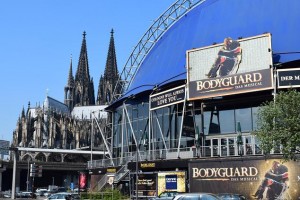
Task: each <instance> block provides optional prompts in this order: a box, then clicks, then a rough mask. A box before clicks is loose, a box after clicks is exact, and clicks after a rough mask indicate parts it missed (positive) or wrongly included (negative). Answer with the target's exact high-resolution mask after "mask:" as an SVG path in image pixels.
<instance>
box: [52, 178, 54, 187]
mask: <svg viewBox="0 0 300 200" xmlns="http://www.w3.org/2000/svg"><path fill="white" fill-rule="evenodd" d="M52 186H54V177H53V176H52Z"/></svg>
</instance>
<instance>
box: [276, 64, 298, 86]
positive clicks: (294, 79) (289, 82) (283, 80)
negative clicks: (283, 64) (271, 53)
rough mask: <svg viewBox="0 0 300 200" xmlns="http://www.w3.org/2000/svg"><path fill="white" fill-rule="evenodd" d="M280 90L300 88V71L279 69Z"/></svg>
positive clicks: (296, 69)
mask: <svg viewBox="0 0 300 200" xmlns="http://www.w3.org/2000/svg"><path fill="white" fill-rule="evenodd" d="M277 81H278V88H292V87H300V69H298V68H293V69H278V70H277Z"/></svg>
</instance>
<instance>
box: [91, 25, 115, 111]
mask: <svg viewBox="0 0 300 200" xmlns="http://www.w3.org/2000/svg"><path fill="white" fill-rule="evenodd" d="M110 33H111V35H110V42H109V48H108V54H107V59H106V65H105V71H104V75H103V76H102V75H101V77H100V81H99V87H98V94H97V101H96V104H97V105H106V104H109V103H110V101H111V100H112V95H113V92H114V89H115V86H116V84H117V81H118V79H119V72H118V68H117V57H116V51H115V42H114V31H113V30H111V32H110Z"/></svg>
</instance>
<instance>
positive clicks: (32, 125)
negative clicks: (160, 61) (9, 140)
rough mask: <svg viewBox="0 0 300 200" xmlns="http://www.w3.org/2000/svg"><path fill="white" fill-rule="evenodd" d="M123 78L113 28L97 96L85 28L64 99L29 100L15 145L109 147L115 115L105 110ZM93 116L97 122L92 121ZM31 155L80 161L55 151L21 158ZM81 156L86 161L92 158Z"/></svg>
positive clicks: (15, 132)
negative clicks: (58, 154)
mask: <svg viewBox="0 0 300 200" xmlns="http://www.w3.org/2000/svg"><path fill="white" fill-rule="evenodd" d="M119 78H120V76H119V73H118V69H117V60H116V52H115V44H114V32H113V30H112V31H111V37H110V43H109V48H108V54H107V60H106V66H105V71H104V75H101V77H100V80H99V85H98V93H97V99H95V94H94V93H95V92H94V91H95V90H94V82H93V78H91V77H90V73H89V64H88V54H87V42H86V33H85V32H84V33H83V40H82V45H81V50H80V56H79V61H78V66H77V70H76V73H75V77H74V76H73V66H72V59H71V63H70V68H69V75H68V78H67V85H66V86H65V88H64V95H65V97H64V102H63V103H62V102H60V101H57V100H55V99H54V98H51V97H49V96H47V97H46V99H45V101H44V103H43V105H37V106H35V107H32V106H31V105H30V103H29V104H28V108H27V110H26V111H25V109H24V108H23V110H22V113H21V115H20V117H19V119H18V121H17V125H16V129H15V131H14V133H13V144H12V146H13V147H30V148H47V149H54V148H56V149H85V148H89V147H90V146H92V147H93V149H97V150H104V151H105V148H106V147H105V145H104V143H103V139H105V140H107V138H111V137H110V136H111V128H110V124H111V119H110V118H111V117H110V116H109V114H107V113H106V112H104V111H103V110H104V108H105V107H106V105H108V104H109V103H110V101H111V98H112V95H113V92H114V89H115V85H116V83H117V81H118V79H119ZM99 110H102V111H99ZM93 119H94V120H97V122H96V123H92V120H93ZM101 133H104V134H101ZM91 135H93V136H92V137H91ZM103 135H104V137H105V138H103ZM91 143H92V145H91ZM28 156H30V157H31V159H32V160H36V161H63V162H67V161H70V162H72V159H73V161H78V157H80V156H76V157H74V156H69V157H68V155H64V156H58V157H59V159H58V158H57V156H54V155H52V154H51V153H50V154H49V153H42V154H41V153H31V154H30V155H29V154H28V153H21V155H20V158H19V160H26V159H28ZM80 160H81V161H83V162H85V161H87V160H89V158H88V157H87V158H86V159H85V158H84V157H83V158H82V159H80Z"/></svg>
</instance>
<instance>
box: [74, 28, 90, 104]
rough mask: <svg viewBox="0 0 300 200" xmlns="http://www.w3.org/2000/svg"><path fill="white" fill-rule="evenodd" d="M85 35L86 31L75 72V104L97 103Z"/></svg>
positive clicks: (84, 34) (84, 33)
mask: <svg viewBox="0 0 300 200" xmlns="http://www.w3.org/2000/svg"><path fill="white" fill-rule="evenodd" d="M85 36H86V32H85V31H84V32H83V39H82V44H81V50H80V55H79V61H78V67H77V71H76V74H75V84H74V87H75V88H74V92H75V93H74V99H73V101H74V106H89V105H95V94H94V82H93V79H91V78H90V72H89V62H88V56H87V47H86V38H85Z"/></svg>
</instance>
